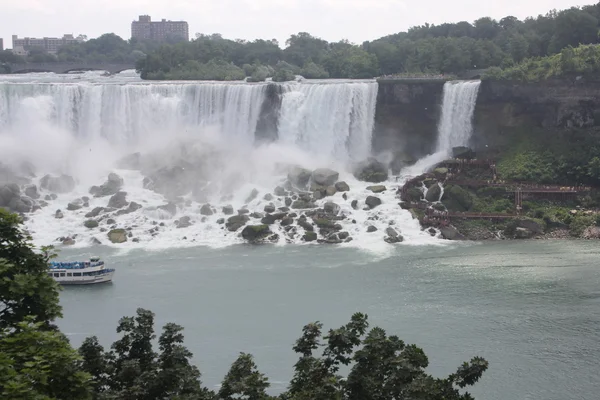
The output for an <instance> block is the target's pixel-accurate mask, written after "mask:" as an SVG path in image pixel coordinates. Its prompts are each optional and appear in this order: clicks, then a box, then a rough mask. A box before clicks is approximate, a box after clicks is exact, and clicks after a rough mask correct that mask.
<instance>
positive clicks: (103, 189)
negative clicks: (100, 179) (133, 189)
mask: <svg viewBox="0 0 600 400" xmlns="http://www.w3.org/2000/svg"><path fill="white" fill-rule="evenodd" d="M122 187H123V178H121V177H120V176H119V175H117V174H115V173H114V172H111V173H110V174H108V180H107V181H106V182H104V183H103V184H102V185H100V186H92V187H91V188H90V191H89V192H90V194H91V195H92V196H94V197H105V196H112V195H114V194H116V193H117V192H118V191H119V190H120V189H121V188H122Z"/></svg>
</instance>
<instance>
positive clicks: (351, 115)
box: [0, 82, 377, 161]
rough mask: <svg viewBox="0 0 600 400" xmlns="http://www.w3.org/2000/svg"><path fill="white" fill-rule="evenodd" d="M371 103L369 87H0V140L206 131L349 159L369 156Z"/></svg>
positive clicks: (112, 139)
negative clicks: (16, 134)
mask: <svg viewBox="0 0 600 400" xmlns="http://www.w3.org/2000/svg"><path fill="white" fill-rule="evenodd" d="M274 86H279V89H278V90H270V88H273V87H274ZM276 97H278V98H279V100H276V99H275V98H276ZM376 97H377V84H376V83H375V82H343V83H288V84H282V85H274V84H243V83H186V84H174V83H156V84H140V83H134V84H132V83H127V84H91V83H89V82H85V83H81V84H74V83H70V82H69V83H35V84H34V83H0V135H2V134H3V133H5V132H6V131H9V130H10V129H11V128H14V126H15V125H18V124H19V123H20V122H26V123H28V122H30V121H31V120H35V121H37V122H39V124H40V125H46V126H51V127H53V128H57V129H60V130H62V131H65V132H68V133H69V134H70V135H71V136H72V137H74V138H78V139H88V140H95V139H99V138H101V139H104V140H106V141H108V142H109V143H111V144H112V145H118V146H124V145H129V146H131V147H135V146H136V145H137V144H139V143H142V142H145V141H147V140H148V138H151V137H156V136H169V135H173V134H175V133H182V132H185V133H188V134H194V133H196V132H198V131H203V130H206V129H208V128H210V129H214V131H215V132H218V134H219V135H220V136H221V137H225V138H227V139H228V140H232V141H235V142H236V143H238V144H240V143H245V144H247V145H252V144H254V142H255V141H258V142H263V141H278V142H279V143H281V144H286V145H293V146H297V147H298V148H300V149H301V150H303V151H308V152H312V153H315V154H319V155H322V156H327V157H332V158H334V159H336V160H338V161H348V160H354V159H363V158H365V157H367V156H368V155H369V153H370V151H371V135H372V131H373V124H374V115H375V102H376ZM267 139H268V140H267Z"/></svg>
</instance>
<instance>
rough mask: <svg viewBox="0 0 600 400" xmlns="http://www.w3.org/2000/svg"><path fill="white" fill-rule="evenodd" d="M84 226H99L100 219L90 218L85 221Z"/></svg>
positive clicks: (91, 227) (90, 227) (89, 227)
mask: <svg viewBox="0 0 600 400" xmlns="http://www.w3.org/2000/svg"><path fill="white" fill-rule="evenodd" d="M83 226H85V227H86V228H88V229H94V228H97V227H98V221H96V220H93V219H88V220H86V221H85V222H84V223H83Z"/></svg>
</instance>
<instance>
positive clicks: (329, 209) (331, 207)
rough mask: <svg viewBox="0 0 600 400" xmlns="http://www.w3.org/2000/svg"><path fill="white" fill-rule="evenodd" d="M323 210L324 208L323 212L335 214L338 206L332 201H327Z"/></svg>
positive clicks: (338, 209)
mask: <svg viewBox="0 0 600 400" xmlns="http://www.w3.org/2000/svg"><path fill="white" fill-rule="evenodd" d="M323 210H325V212H326V213H328V214H334V215H337V214H338V213H339V212H340V206H339V205H337V204H336V203H334V202H332V201H328V202H327V203H325V205H324V206H323Z"/></svg>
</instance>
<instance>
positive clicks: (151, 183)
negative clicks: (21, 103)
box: [0, 154, 437, 246]
mask: <svg viewBox="0 0 600 400" xmlns="http://www.w3.org/2000/svg"><path fill="white" fill-rule="evenodd" d="M120 166H121V167H122V168H124V169H130V170H138V171H141V172H142V174H143V176H144V178H143V181H142V186H143V188H144V189H146V190H150V191H152V192H154V193H156V194H158V195H161V196H164V199H165V203H164V204H162V205H158V206H151V207H148V206H146V205H143V204H140V203H139V202H136V201H131V200H130V196H129V193H127V191H125V188H124V180H123V178H122V177H121V176H119V175H118V174H117V173H114V172H111V173H110V174H109V175H108V177H107V179H106V181H105V182H103V183H102V184H100V185H97V186H92V187H90V188H89V190H88V194H89V195H86V196H81V197H77V198H73V199H71V200H70V201H69V202H68V204H67V206H66V207H64V208H61V209H56V210H55V211H54V212H53V215H54V218H55V220H56V223H57V227H56V230H57V232H59V231H60V230H61V225H60V224H61V221H62V220H64V219H66V218H71V217H73V216H74V215H77V217H80V218H81V225H83V226H84V227H85V228H86V229H87V230H88V231H90V232H94V233H95V234H94V236H93V237H92V238H91V239H90V240H89V243H88V244H90V245H95V244H104V243H108V242H110V243H113V244H121V243H125V242H128V241H131V242H137V243H139V242H141V241H143V240H144V238H143V236H145V237H148V236H149V237H157V236H159V235H161V233H162V232H164V231H165V230H166V229H170V228H172V227H173V226H174V227H175V228H176V229H184V228H190V227H193V226H194V225H195V224H202V223H204V222H207V221H208V220H209V219H210V220H214V221H215V222H216V224H218V225H219V226H220V229H221V230H223V231H226V232H231V233H234V234H236V235H239V237H241V238H243V239H244V241H246V242H248V243H252V244H259V243H278V242H280V241H281V240H284V241H286V242H289V243H292V242H298V240H300V241H301V242H314V243H322V244H341V243H349V242H351V241H352V240H354V238H353V237H352V235H351V233H350V232H349V231H348V230H346V229H344V227H345V226H347V225H348V224H356V223H357V221H356V220H354V219H352V215H351V213H350V212H344V211H342V207H341V206H340V204H338V203H336V202H335V201H333V199H334V196H336V195H337V197H335V198H336V199H341V200H342V201H343V202H344V203H347V204H349V205H350V207H351V209H352V210H362V211H366V212H367V211H368V212H370V211H373V210H376V209H377V208H378V207H379V206H381V205H382V203H383V202H382V199H381V198H380V195H381V194H383V193H386V192H390V191H393V190H394V189H392V188H390V189H388V188H387V187H386V186H385V185H384V184H382V183H387V182H386V181H387V180H388V178H389V176H388V168H387V166H386V165H384V164H382V163H380V162H378V161H376V160H375V159H369V160H366V161H365V162H363V163H361V164H359V165H357V166H355V169H354V177H355V178H356V179H358V180H359V181H362V182H368V186H366V190H367V191H368V192H369V193H371V194H370V195H368V196H366V198H364V199H362V200H359V199H351V198H350V197H349V196H350V195H351V193H352V192H351V188H350V186H349V185H348V183H346V182H345V181H341V180H339V175H340V174H339V173H338V172H337V171H334V170H332V169H328V168H318V169H315V170H309V169H305V168H302V167H300V166H297V165H292V166H284V167H283V168H285V170H286V171H287V175H286V179H285V180H284V181H282V183H281V185H278V186H276V187H275V188H274V189H273V190H272V191H271V192H270V193H260V192H259V191H258V190H257V189H253V190H252V191H251V192H250V193H249V194H248V196H247V198H246V199H245V203H246V205H244V206H242V207H234V206H233V205H231V204H227V201H228V200H231V197H232V196H231V195H227V196H222V197H221V201H220V203H221V204H218V205H216V204H211V203H209V202H204V201H207V199H208V198H209V197H211V196H210V194H211V193H210V191H211V188H210V187H209V186H210V184H209V183H208V182H202V179H198V174H197V173H196V172H197V171H198V169H200V168H197V167H198V166H194V165H190V164H187V163H180V165H177V166H173V167H162V168H156V169H148V168H146V167H145V166H144V161H143V159H142V157H141V155H139V154H134V155H131V156H129V157H127V158H125V159H123V160H122V161H121V163H120ZM3 172H4V177H5V178H6V177H9V178H10V179H12V180H13V181H18V182H20V184H17V183H7V184H4V185H2V186H0V207H5V208H7V209H9V210H10V211H13V212H17V213H19V214H21V215H22V217H23V218H24V219H25V220H28V219H30V218H35V217H36V212H38V211H39V210H41V209H42V208H46V207H50V206H51V204H52V203H53V201H54V200H56V199H57V198H58V197H59V196H60V197H61V198H62V199H64V198H65V197H68V196H71V193H72V192H73V190H74V188H75V186H76V182H75V180H74V179H73V178H72V177H70V176H68V175H60V176H52V175H45V176H44V177H42V178H41V179H40V180H39V187H38V186H36V185H35V184H34V183H33V182H34V181H35V180H36V177H35V174H33V173H32V174H30V175H29V176H21V175H18V172H17V173H15V172H14V171H12V170H9V169H8V168H6V167H3ZM190 188H191V189H190ZM329 199H331V200H329ZM91 203H94V204H95V205H96V206H92V205H91ZM98 203H101V204H102V205H97V204H98ZM251 203H252V204H257V205H254V206H249V204H251ZM194 204H198V206H197V209H195V212H194V213H193V214H189V211H190V208H192V207H194ZM396 207H398V206H397V204H396ZM142 213H145V214H142ZM129 215H139V216H140V218H143V220H144V221H145V223H146V224H147V225H150V226H151V227H150V228H149V229H147V230H146V231H145V232H143V233H140V229H139V228H140V227H139V226H136V225H132V226H127V225H126V224H124V223H123V222H120V221H121V220H122V217H123V216H129ZM149 215H150V216H149ZM151 216H154V217H155V218H152V217H151ZM380 218H382V217H381V216H379V215H377V213H376V212H374V213H373V215H372V216H370V217H369V219H370V220H372V221H378V222H381V221H380ZM378 231H379V233H378V234H379V235H381V236H382V240H383V241H384V242H386V243H389V244H395V243H402V242H403V241H404V237H403V236H402V234H401V232H400V231H399V229H398V228H397V227H396V226H394V221H392V220H390V221H389V224H388V225H387V226H386V227H385V228H382V227H380V228H378V227H376V226H375V224H372V225H371V224H367V225H366V226H365V232H366V233H375V232H378ZM136 232H137V234H136ZM436 233H437V232H436ZM79 240H80V238H79V237H78V235H76V234H70V235H63V236H58V237H57V238H56V241H55V244H62V245H67V246H68V245H73V244H75V243H78V241H79ZM182 240H187V237H186V236H183V237H182Z"/></svg>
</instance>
